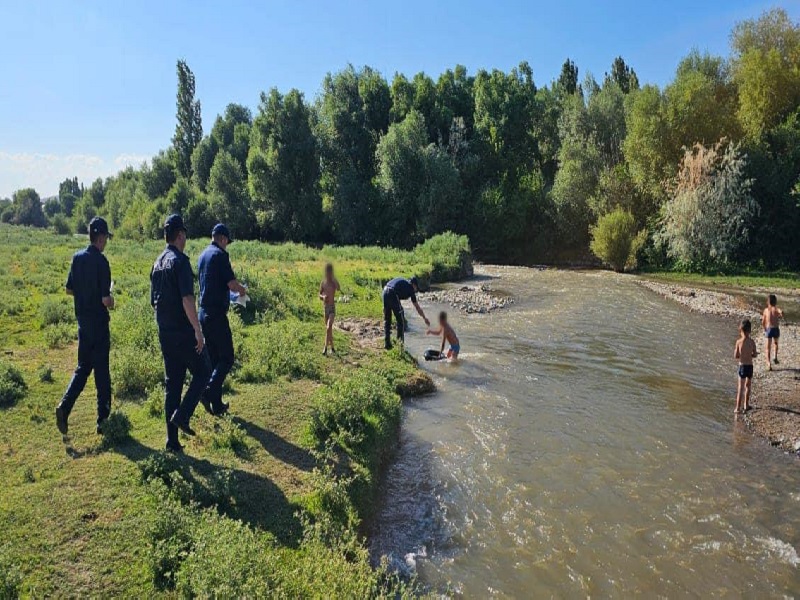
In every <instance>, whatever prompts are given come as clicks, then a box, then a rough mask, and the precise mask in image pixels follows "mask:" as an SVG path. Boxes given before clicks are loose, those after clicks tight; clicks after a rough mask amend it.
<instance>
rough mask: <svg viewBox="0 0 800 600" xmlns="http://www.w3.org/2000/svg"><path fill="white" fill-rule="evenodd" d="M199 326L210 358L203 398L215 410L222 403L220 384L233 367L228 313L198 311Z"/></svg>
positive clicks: (231, 337)
mask: <svg viewBox="0 0 800 600" xmlns="http://www.w3.org/2000/svg"><path fill="white" fill-rule="evenodd" d="M200 326H201V327H202V328H203V336H205V338H206V348H208V356H209V358H210V360H211V377H210V378H209V380H208V387H207V388H206V391H205V399H206V400H207V401H208V402H210V403H211V407H212V408H213V409H214V410H216V409H218V408H220V406H221V404H222V386H223V384H224V383H225V378H226V377H227V376H228V373H229V372H230V370H231V369H232V368H233V336H232V335H231V327H230V324H229V323H228V315H226V314H222V315H217V316H209V315H208V314H206V312H205V311H204V310H201V311H200Z"/></svg>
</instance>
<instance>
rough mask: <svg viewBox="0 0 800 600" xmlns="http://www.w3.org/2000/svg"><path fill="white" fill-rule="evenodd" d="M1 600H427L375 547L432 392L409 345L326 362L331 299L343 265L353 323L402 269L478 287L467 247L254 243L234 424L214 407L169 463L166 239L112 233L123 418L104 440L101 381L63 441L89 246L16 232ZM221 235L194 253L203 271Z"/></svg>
mask: <svg viewBox="0 0 800 600" xmlns="http://www.w3.org/2000/svg"><path fill="white" fill-rule="evenodd" d="M0 241H2V242H3V243H4V247H5V248H6V250H7V251H6V260H5V261H4V262H3V263H2V264H0V330H2V331H3V332H4V335H3V338H2V341H1V342H0V350H2V352H3V354H2V361H0V390H1V391H2V400H0V456H1V457H2V460H0V478H2V481H3V485H2V486H0V531H2V532H3V535H2V538H1V539H0V597H3V598H5V597H14V596H16V595H21V596H93V597H95V596H103V597H105V596H126V597H128V596H137V597H152V596H160V595H167V596H175V595H183V596H193V595H202V596H218V597H238V596H251V597H252V596H263V595H274V596H281V597H298V596H303V597H326V596H327V597H332V596H339V597H359V598H360V597H369V596H392V597H397V596H403V595H407V594H409V593H411V592H413V590H412V589H409V588H407V587H406V586H405V585H404V584H402V583H401V582H399V581H397V580H396V579H395V578H393V577H392V576H391V575H390V574H388V573H386V572H385V571H384V570H382V569H377V570H376V569H372V568H371V567H370V565H369V561H368V557H367V553H366V550H365V548H364V545H363V542H362V540H361V537H360V536H361V534H362V533H363V531H362V529H363V523H364V520H365V519H366V518H368V517H369V516H370V515H371V511H372V508H373V506H374V499H375V494H376V492H377V482H378V480H379V475H380V471H381V469H382V468H383V465H384V463H385V460H386V458H387V456H389V455H390V453H391V449H392V447H393V445H394V442H395V440H396V438H397V431H398V428H399V424H400V395H401V394H402V395H407V394H410V393H414V392H415V391H416V392H419V391H424V390H427V389H430V380H428V379H426V378H425V377H424V376H423V375H421V372H420V371H418V370H417V369H416V368H415V365H414V362H413V360H411V359H410V357H409V356H408V355H406V354H403V353H401V352H398V351H392V352H389V353H384V352H382V351H378V350H376V349H373V348H369V347H363V346H362V345H361V344H359V343H356V342H355V341H354V340H351V339H350V338H349V337H348V336H346V335H344V334H342V333H341V332H336V347H337V350H338V354H337V355H336V356H334V357H330V358H325V357H323V356H321V353H320V350H321V348H322V345H323V339H324V338H323V335H324V326H323V321H322V311H321V308H322V307H321V304H320V302H319V300H318V299H317V294H316V292H317V289H318V286H319V281H320V278H321V275H322V269H323V266H324V264H325V263H326V262H328V261H331V262H334V264H335V265H336V270H337V277H338V278H339V281H340V282H341V284H342V291H343V295H344V296H346V301H343V302H341V303H340V304H339V307H338V310H337V315H338V318H340V319H341V318H348V317H372V318H379V316H380V314H381V305H380V292H381V286H382V283H383V282H385V281H386V280H387V279H389V278H390V277H393V276H395V275H398V274H403V275H412V274H417V275H420V276H421V277H422V278H424V279H427V280H430V279H441V278H443V277H453V276H455V275H458V274H461V272H462V267H463V266H464V265H465V256H466V254H465V253H466V252H468V246H467V244H466V241H465V239H463V238H458V237H457V236H445V237H443V238H441V239H439V240H434V241H433V242H430V243H428V244H427V245H426V246H424V247H421V248H418V249H417V250H416V251H412V252H404V251H399V250H391V249H381V248H346V247H345V248H323V249H314V248H308V247H305V246H301V245H297V244H283V245H266V244H261V243H258V242H236V243H235V244H233V246H231V248H230V250H231V256H232V262H233V265H234V268H235V269H236V271H237V274H238V275H239V277H240V279H242V280H244V281H246V282H247V283H248V284H250V286H251V291H252V297H253V302H252V304H251V305H250V306H248V309H247V310H245V311H243V312H241V313H237V314H236V315H232V317H231V325H232V330H233V333H234V344H235V347H236V351H237V362H236V365H235V367H234V371H233V373H232V375H231V377H230V379H229V380H230V384H231V389H230V392H229V395H228V399H229V400H230V402H231V406H232V416H230V417H226V418H224V419H220V420H214V419H213V418H211V417H209V416H207V415H205V414H204V413H203V411H202V408H201V409H200V410H198V412H197V413H196V419H195V428H196V429H197V431H198V435H197V436H196V437H195V438H192V439H184V440H183V443H184V444H185V446H186V450H187V453H186V455H185V456H184V457H181V458H178V459H176V458H173V457H170V456H167V455H165V454H164V453H163V452H162V451H161V448H162V447H163V444H164V435H165V434H164V423H163V419H164V416H163V396H162V394H163V391H162V387H161V385H162V381H161V379H162V369H163V365H162V363H161V356H160V352H159V350H158V342H157V338H156V329H155V326H154V324H153V317H152V310H151V309H150V307H149V305H148V304H147V301H148V300H147V299H148V294H147V292H148V288H149V283H148V273H149V270H150V266H151V265H152V262H153V260H154V259H155V257H156V256H157V255H158V253H159V252H160V251H161V249H162V247H163V244H161V243H159V242H148V243H144V244H141V243H134V242H130V241H126V240H116V239H115V240H113V241H112V242H111V243H110V244H109V246H108V249H107V256H108V259H109V261H110V263H111V268H112V275H113V279H114V280H115V282H116V285H115V296H116V300H117V307H116V309H115V311H114V312H113V313H112V322H111V331H112V354H111V365H112V382H113V385H114V402H113V407H112V410H113V419H112V421H111V422H110V423H109V425H108V427H107V434H106V436H105V437H101V436H98V435H96V433H95V431H94V420H95V401H94V390H93V384H92V381H91V380H90V382H89V385H88V386H87V389H86V391H85V392H84V393H83V395H82V396H81V398H80V399H79V400H78V403H77V404H76V407H75V409H74V411H73V413H72V416H71V417H70V435H69V437H68V438H66V439H62V437H61V435H60V434H59V433H58V432H57V430H56V428H55V423H54V417H53V409H54V407H55V405H56V403H57V402H58V399H59V398H60V396H61V395H62V394H63V391H64V389H65V387H66V385H67V383H68V381H69V377H70V375H71V371H72V369H73V368H74V361H75V351H76V347H75V343H74V340H75V327H76V325H75V323H74V316H73V315H72V313H71V311H70V310H68V309H69V302H68V301H66V300H65V298H64V294H63V285H64V282H65V281H66V275H67V270H68V267H69V260H70V257H71V255H72V253H74V252H75V251H76V250H77V249H78V248H81V247H83V246H84V245H85V244H86V241H85V238H83V237H75V236H63V235H56V234H53V233H48V232H44V231H37V230H31V229H26V228H19V227H11V226H7V225H0ZM205 243H206V242H205V241H204V240H193V241H191V242H190V244H189V246H188V248H187V253H188V254H189V256H190V257H191V258H192V260H193V262H194V261H196V259H197V256H198V254H199V252H200V250H201V249H202V248H203V247H204V245H205Z"/></svg>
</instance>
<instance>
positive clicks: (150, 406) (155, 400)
mask: <svg viewBox="0 0 800 600" xmlns="http://www.w3.org/2000/svg"><path fill="white" fill-rule="evenodd" d="M147 413H148V414H149V415H150V416H151V417H155V418H157V419H161V418H163V417H164V386H159V385H157V386H153V387H152V388H150V389H149V390H147Z"/></svg>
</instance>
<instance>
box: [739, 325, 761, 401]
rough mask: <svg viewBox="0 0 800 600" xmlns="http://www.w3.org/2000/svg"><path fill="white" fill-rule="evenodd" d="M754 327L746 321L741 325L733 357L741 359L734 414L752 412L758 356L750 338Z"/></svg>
mask: <svg viewBox="0 0 800 600" xmlns="http://www.w3.org/2000/svg"><path fill="white" fill-rule="evenodd" d="M751 330H752V325H751V324H750V319H745V320H744V321H742V324H741V325H739V339H738V340H736V346H735V347H734V350H733V357H734V358H737V359H739V383H738V385H737V387H736V408H735V409H734V411H733V413H734V414H737V415H739V414H742V413H744V412H747V411H748V410H750V386H751V385H752V383H753V359H754V358H755V357H756V356H758V350H757V349H756V343H755V342H754V341H753V338H751V337H750V331H751Z"/></svg>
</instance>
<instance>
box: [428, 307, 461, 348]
mask: <svg viewBox="0 0 800 600" xmlns="http://www.w3.org/2000/svg"><path fill="white" fill-rule="evenodd" d="M428 335H441V336H442V348H441V349H440V350H439V354H443V353H444V344H445V342H447V343H449V344H450V348H449V349H448V350H447V358H452V359H456V358H458V353H459V352H460V351H461V345H460V344H459V342H458V336H457V335H456V332H455V330H454V329H453V328H452V327H451V326H450V323H448V322H447V313H446V312H444V311H442V312H440V313H439V329H429V330H428Z"/></svg>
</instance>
